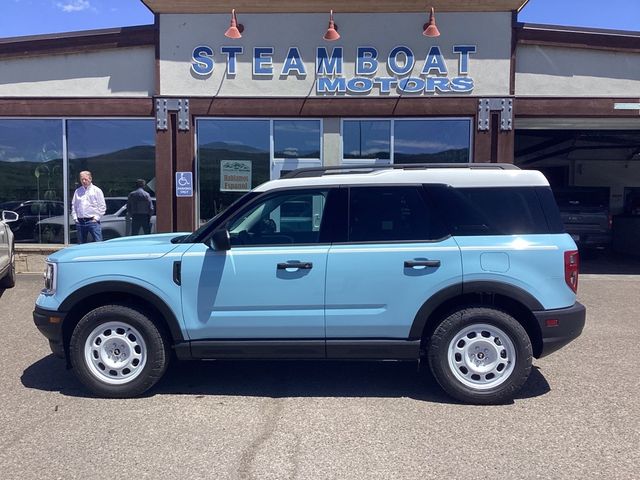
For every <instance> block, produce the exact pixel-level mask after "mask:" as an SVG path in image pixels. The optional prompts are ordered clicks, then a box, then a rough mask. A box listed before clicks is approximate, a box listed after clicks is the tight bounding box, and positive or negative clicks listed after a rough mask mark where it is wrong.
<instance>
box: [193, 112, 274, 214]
mask: <svg viewBox="0 0 640 480" xmlns="http://www.w3.org/2000/svg"><path fill="white" fill-rule="evenodd" d="M197 129H198V177H199V183H200V219H201V221H206V220H208V219H210V218H212V217H214V216H215V215H216V214H217V213H219V212H221V211H223V210H225V209H226V208H227V207H228V206H229V205H231V204H232V203H233V202H234V201H235V200H237V199H238V198H240V197H241V196H242V195H243V194H244V193H245V192H247V191H249V190H251V189H252V188H253V187H256V186H258V185H260V184H261V183H264V182H266V181H267V180H269V177H270V158H271V155H270V125H269V120H216V119H201V120H198V122H197Z"/></svg>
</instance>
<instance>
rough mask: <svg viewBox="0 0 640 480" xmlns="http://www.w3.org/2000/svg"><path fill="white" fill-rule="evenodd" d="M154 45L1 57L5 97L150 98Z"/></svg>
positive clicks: (1, 92) (1, 88) (0, 89)
mask: <svg viewBox="0 0 640 480" xmlns="http://www.w3.org/2000/svg"><path fill="white" fill-rule="evenodd" d="M154 79H155V50H154V48H153V47H136V48H122V49H117V50H115V49H114V50H104V51H98V52H90V53H79V54H70V55H48V56H33V57H25V58H15V59H7V60H0V96H2V97H57V96H59V97H109V96H117V97H148V96H151V95H153V93H154V88H155V81H154Z"/></svg>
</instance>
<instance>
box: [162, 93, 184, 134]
mask: <svg viewBox="0 0 640 480" xmlns="http://www.w3.org/2000/svg"><path fill="white" fill-rule="evenodd" d="M169 112H178V130H182V131H188V130H189V100H187V99H181V98H156V129H158V130H167V129H168V128H169V123H168V122H169Z"/></svg>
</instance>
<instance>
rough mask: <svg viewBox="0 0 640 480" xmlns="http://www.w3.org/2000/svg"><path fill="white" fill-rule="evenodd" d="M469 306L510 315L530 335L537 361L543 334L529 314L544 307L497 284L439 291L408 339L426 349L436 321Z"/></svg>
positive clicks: (521, 292)
mask: <svg viewBox="0 0 640 480" xmlns="http://www.w3.org/2000/svg"><path fill="white" fill-rule="evenodd" d="M468 306H483V307H493V308H497V309H499V310H502V311H504V312H506V313H508V314H510V315H511V316H512V317H514V318H515V319H516V320H517V321H518V322H519V323H520V324H521V325H522V326H523V327H524V329H525V330H526V332H527V334H528V335H529V339H530V340H531V346H532V347H533V355H534V356H535V357H536V358H538V357H539V356H540V354H541V353H542V346H543V345H542V332H541V331H540V326H539V324H538V322H537V321H536V318H535V316H534V315H533V313H532V312H533V311H537V310H544V307H543V306H542V304H541V303H540V302H539V301H538V300H537V299H536V298H535V297H534V296H533V295H531V294H530V293H528V292H526V291H524V290H523V289H521V288H519V287H516V286H513V285H509V284H505V283H499V282H484V281H482V282H481V281H479V282H468V283H464V284H456V285H451V286H449V287H445V288H444V289H442V290H440V291H439V292H437V293H436V294H435V295H433V296H431V297H430V298H429V299H428V300H427V301H426V302H425V303H424V304H423V305H422V306H421V307H420V309H419V310H418V313H417V314H416V316H415V318H414V320H413V324H412V326H411V330H410V332H409V338H410V339H411V340H418V339H421V341H422V342H421V343H422V348H423V349H424V348H426V341H427V340H428V339H429V338H430V337H431V335H432V334H433V332H434V331H435V329H436V327H437V326H438V324H439V322H440V321H441V320H442V319H443V318H445V317H446V316H447V315H448V314H449V313H451V312H452V311H454V310H457V309H459V308H462V307H468Z"/></svg>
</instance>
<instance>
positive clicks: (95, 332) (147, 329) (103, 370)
mask: <svg viewBox="0 0 640 480" xmlns="http://www.w3.org/2000/svg"><path fill="white" fill-rule="evenodd" d="M70 359H71V365H72V366H73V368H74V369H75V371H76V373H77V375H78V378H79V379H80V381H81V382H82V383H83V384H85V385H86V386H87V387H88V388H89V389H90V390H91V391H92V392H94V393H95V394H97V395H99V396H102V397H113V398H124V397H132V396H136V395H140V394H142V393H144V392H145V391H147V390H148V389H149V388H151V387H152V386H153V385H155V384H156V382H157V381H158V380H159V379H160V377H162V375H163V374H164V372H165V370H166V369H167V366H168V363H169V347H168V344H167V341H166V340H165V338H164V337H163V335H162V333H161V332H160V330H159V329H158V328H157V326H156V325H155V324H154V323H153V322H152V321H151V320H150V319H149V317H148V316H147V315H145V314H144V313H142V312H140V311H138V310H134V309H132V308H129V307H125V306H123V305H105V306H103V307H99V308H96V309H95V310H92V311H90V312H89V313H87V314H86V315H85V316H84V317H83V318H82V319H81V320H80V322H78V325H77V326H76V328H75V329H74V331H73V334H72V336H71V343H70Z"/></svg>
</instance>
